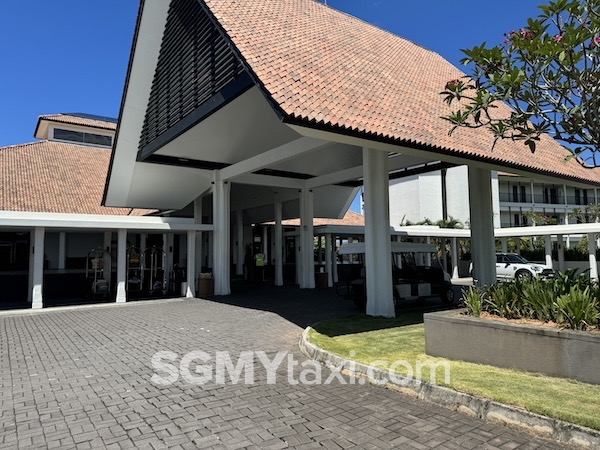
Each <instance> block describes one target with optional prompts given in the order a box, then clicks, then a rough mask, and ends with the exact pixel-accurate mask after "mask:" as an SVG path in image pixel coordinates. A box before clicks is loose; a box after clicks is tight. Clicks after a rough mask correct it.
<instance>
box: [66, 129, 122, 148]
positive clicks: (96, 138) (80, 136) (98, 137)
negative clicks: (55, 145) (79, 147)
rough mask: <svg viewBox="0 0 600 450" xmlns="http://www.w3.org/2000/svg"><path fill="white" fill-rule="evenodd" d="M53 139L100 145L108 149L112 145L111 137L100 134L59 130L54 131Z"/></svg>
mask: <svg viewBox="0 0 600 450" xmlns="http://www.w3.org/2000/svg"><path fill="white" fill-rule="evenodd" d="M54 139H58V140H60V141H70V142H82V143H84V144H92V145H102V146H103V147H110V146H111V145H112V137H110V136H104V135H102V134H94V133H84V132H82V131H73V130H63V129H61V128H55V129H54Z"/></svg>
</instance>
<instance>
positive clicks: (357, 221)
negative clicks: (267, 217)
mask: <svg viewBox="0 0 600 450" xmlns="http://www.w3.org/2000/svg"><path fill="white" fill-rule="evenodd" d="M274 223H275V222H269V223H268V224H270V225H273V224H274ZM281 224H282V225H283V226H284V227H285V226H287V227H294V226H300V219H286V220H282V221H281ZM319 225H357V226H364V225H365V216H363V215H361V214H358V213H355V212H354V211H350V210H348V211H346V214H345V215H344V217H343V218H341V219H322V218H317V217H315V218H314V219H313V226H315V227H316V226H319Z"/></svg>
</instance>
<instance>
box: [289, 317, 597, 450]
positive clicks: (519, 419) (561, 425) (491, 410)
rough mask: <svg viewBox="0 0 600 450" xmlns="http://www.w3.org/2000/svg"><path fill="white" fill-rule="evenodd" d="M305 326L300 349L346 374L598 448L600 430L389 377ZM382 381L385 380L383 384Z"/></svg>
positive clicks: (587, 446) (554, 438)
mask: <svg viewBox="0 0 600 450" xmlns="http://www.w3.org/2000/svg"><path fill="white" fill-rule="evenodd" d="M310 329H311V327H307V328H306V329H305V330H304V332H303V333H302V336H301V337H300V342H299V347H300V351H301V352H302V353H304V354H305V355H306V356H308V357H309V358H310V359H313V360H315V361H318V362H320V363H321V364H323V365H325V366H327V367H330V368H335V369H337V370H341V371H342V373H344V374H346V375H351V376H355V377H356V378H364V379H366V380H367V381H368V382H370V383H374V384H379V385H383V386H384V387H386V388H388V389H392V390H395V391H399V392H402V393H403V394H406V395H409V396H411V397H413V398H418V399H420V400H425V401H426V402H429V403H434V404H436V405H440V406H444V407H446V408H449V409H452V410H455V411H459V412H462V413H463V414H467V415H469V416H472V417H477V418H480V419H483V420H485V421H487V422H494V423H500V424H503V425H509V426H513V427H517V428H519V429H521V430H524V431H527V432H530V433H534V434H537V435H540V436H544V437H546V438H550V439H552V440H554V441H557V442H560V443H564V444H569V445H576V446H579V447H585V448H600V431H596V430H592V429H591V428H586V427H582V426H579V425H575V424H571V423H568V422H563V421H561V420H556V419H552V418H550V417H546V416H542V415H540V414H535V413H531V412H529V411H526V410H524V409H521V408H518V407H515V406H509V405H504V404H502V403H498V402H494V401H491V400H486V399H484V398H481V397H476V396H474V395H470V394H464V393H462V392H457V391H454V390H452V389H449V388H445V387H442V386H437V385H435V384H431V383H429V382H426V381H421V380H417V379H414V378H408V377H404V376H401V375H395V376H394V378H395V380H390V379H389V378H390V377H389V374H388V371H387V370H382V369H378V368H376V367H373V366H369V365H366V364H362V363H358V362H356V361H351V360H347V359H344V358H342V357H340V356H337V355H334V354H332V353H329V352H327V351H325V350H323V349H321V348H319V347H317V346H316V345H314V344H312V343H310V342H309V341H308V332H309V330H310ZM381 380H385V382H384V383H382V382H381Z"/></svg>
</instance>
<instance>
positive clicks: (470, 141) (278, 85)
mask: <svg viewBox="0 0 600 450" xmlns="http://www.w3.org/2000/svg"><path fill="white" fill-rule="evenodd" d="M204 2H205V4H206V5H207V6H208V8H209V10H210V11H211V12H212V14H213V15H214V17H215V18H216V19H217V21H218V22H219V23H220V24H221V26H222V28H223V29H224V31H225V32H226V34H227V35H228V36H229V38H230V39H231V41H232V42H233V43H234V45H235V46H236V47H237V49H238V51H239V52H240V54H241V56H242V57H243V58H244V59H245V61H246V62H247V64H248V66H249V68H250V69H251V71H252V72H253V73H254V74H255V76H256V77H257V79H258V82H259V83H260V84H261V85H262V86H263V88H264V90H265V91H266V93H267V94H268V95H270V97H271V98H272V100H273V101H274V103H275V104H276V105H277V106H278V107H279V109H280V110H281V112H282V113H283V115H284V116H285V120H287V121H292V122H299V123H303V124H306V125H309V126H316V127H324V128H330V129H333V130H336V131H337V132H340V133H346V134H361V135H365V136H366V137H368V138H371V139H376V140H385V141H391V142H394V143H398V144H402V145H407V146H410V147H416V148H425V149H427V150H430V151H434V152H440V153H442V154H449V155H456V156H460V157H463V158H464V157H466V158H469V159H476V160H481V161H487V162H490V163H497V164H498V165H499V166H503V167H505V168H511V167H512V168H518V169H523V170H527V171H533V172H536V173H542V174H546V175H558V176H561V177H567V178H571V179H575V180H580V181H584V182H592V183H600V171H598V170H596V171H590V170H586V169H583V168H582V167H581V166H580V165H579V164H578V163H577V161H575V160H572V159H571V160H569V161H567V162H565V161H564V159H565V156H567V154H568V153H567V151H566V150H565V149H564V148H563V147H562V146H561V145H559V144H558V143H557V142H556V141H554V140H553V139H551V138H550V137H543V138H542V140H541V142H540V143H539V144H538V147H537V151H536V152H535V154H531V153H530V152H529V150H528V149H527V147H525V146H524V145H522V143H513V142H511V141H500V142H498V143H497V145H496V147H495V148H494V149H493V150H492V144H493V136H492V135H491V133H490V132H489V131H487V130H485V129H476V130H471V129H460V130H457V131H456V132H455V133H454V134H453V135H452V136H448V130H449V129H450V124H449V122H447V121H445V120H443V119H441V116H444V115H446V114H448V113H449V112H450V109H449V108H448V107H447V105H446V104H445V103H444V102H443V100H442V96H440V95H439V93H440V92H441V91H442V90H443V89H444V86H445V84H446V82H447V81H449V80H453V79H457V78H460V77H461V76H463V75H464V74H463V73H462V72H461V71H460V70H458V69H457V68H456V67H454V66H453V65H452V64H450V63H449V62H448V61H446V60H445V59H444V58H442V57H441V56H440V55H439V54H437V53H435V52H432V51H430V50H427V49H425V48H423V47H421V46H419V45H417V44H415V43H413V42H410V41H408V40H406V39H403V38H401V37H398V36H396V35H394V34H392V33H389V32H387V31H385V30H382V29H380V28H377V27H375V26H373V25H370V24H369V23H366V22H364V21H362V20H359V19H357V18H355V17H352V16H350V15H348V14H344V13H341V12H339V11H336V10H335V9H333V8H330V7H328V6H325V5H323V4H322V3H319V2H317V1H314V0H204ZM507 108H508V107H506V108H503V107H500V108H499V111H504V112H505V113H507V112H508V111H509V110H508V109H507Z"/></svg>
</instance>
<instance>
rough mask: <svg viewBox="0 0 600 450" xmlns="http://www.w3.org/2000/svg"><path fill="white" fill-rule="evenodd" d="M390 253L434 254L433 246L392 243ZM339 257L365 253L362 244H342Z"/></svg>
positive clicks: (413, 243)
mask: <svg viewBox="0 0 600 450" xmlns="http://www.w3.org/2000/svg"><path fill="white" fill-rule="evenodd" d="M391 244H392V253H434V252H436V251H437V250H436V248H435V245H432V244H420V243H416V242H392V243H391ZM338 253H339V254H340V255H354V254H361V253H365V243H364V242H352V243H348V244H342V246H341V247H340V251H339V252H338Z"/></svg>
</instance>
